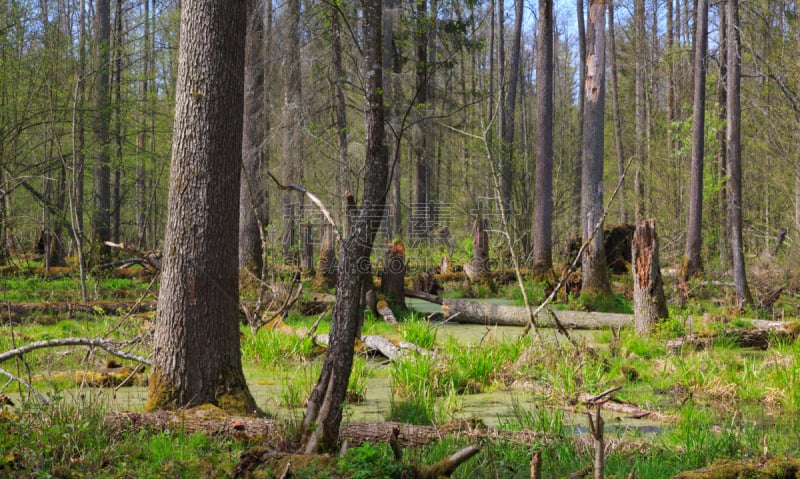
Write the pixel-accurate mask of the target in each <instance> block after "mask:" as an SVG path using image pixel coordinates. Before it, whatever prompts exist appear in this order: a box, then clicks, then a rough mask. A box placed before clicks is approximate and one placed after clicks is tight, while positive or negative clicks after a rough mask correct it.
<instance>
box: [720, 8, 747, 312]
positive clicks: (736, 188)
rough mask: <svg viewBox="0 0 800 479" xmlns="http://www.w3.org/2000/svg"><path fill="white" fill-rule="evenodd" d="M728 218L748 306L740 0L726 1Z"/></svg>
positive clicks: (739, 288)
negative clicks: (743, 173) (743, 198)
mask: <svg viewBox="0 0 800 479" xmlns="http://www.w3.org/2000/svg"><path fill="white" fill-rule="evenodd" d="M727 13H728V125H727V129H726V139H727V146H728V185H727V193H728V195H727V196H728V218H730V224H731V232H730V233H731V254H732V255H733V282H734V284H735V285H736V296H737V297H738V298H739V302H740V303H741V304H751V303H752V302H753V298H752V296H751V294H750V288H749V287H748V285H747V275H746V273H745V263H744V238H743V237H742V209H743V205H742V146H741V133H742V132H741V127H742V109H741V98H740V85H741V60H740V58H739V1H738V0H728V12H727Z"/></svg>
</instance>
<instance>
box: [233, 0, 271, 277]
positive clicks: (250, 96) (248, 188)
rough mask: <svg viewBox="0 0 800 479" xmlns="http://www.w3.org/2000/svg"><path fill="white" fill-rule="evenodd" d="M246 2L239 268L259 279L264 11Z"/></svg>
mask: <svg viewBox="0 0 800 479" xmlns="http://www.w3.org/2000/svg"><path fill="white" fill-rule="evenodd" d="M246 1H247V10H248V11H247V36H246V43H245V54H244V124H243V127H242V128H243V131H242V177H241V182H240V185H239V269H240V270H241V271H244V270H249V271H250V272H251V273H253V274H255V275H256V276H260V274H261V268H262V265H263V261H264V258H263V257H264V246H263V242H262V238H261V231H262V228H264V227H265V226H266V225H267V222H268V221H269V203H268V201H269V196H268V195H267V185H266V182H265V181H264V178H263V176H264V175H263V173H264V169H265V168H266V159H267V151H268V150H267V148H266V145H265V142H266V133H267V128H266V122H267V112H266V108H265V104H264V86H265V84H264V80H265V63H266V59H265V58H264V55H265V52H264V13H265V12H264V8H263V6H259V3H260V2H259V0H246Z"/></svg>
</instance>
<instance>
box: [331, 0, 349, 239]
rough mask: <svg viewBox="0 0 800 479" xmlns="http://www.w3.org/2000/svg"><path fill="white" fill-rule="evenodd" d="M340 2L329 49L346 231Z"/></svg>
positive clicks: (335, 9)
mask: <svg viewBox="0 0 800 479" xmlns="http://www.w3.org/2000/svg"><path fill="white" fill-rule="evenodd" d="M339 7H340V4H339V3H337V2H333V3H331V50H332V53H333V55H332V58H331V62H332V65H331V66H332V70H333V100H334V104H335V109H336V141H337V146H338V160H339V162H338V165H337V167H336V197H337V199H338V201H339V204H340V205H341V208H342V218H343V220H344V221H342V224H343V225H344V231H345V232H346V231H347V229H348V227H349V226H350V224H349V223H350V222H349V218H347V198H346V193H347V192H348V191H350V159H349V156H348V154H347V103H346V101H345V97H344V90H343V88H342V84H343V83H344V79H345V74H344V69H343V68H342V32H341V26H340V19H339V15H341V12H340V11H339Z"/></svg>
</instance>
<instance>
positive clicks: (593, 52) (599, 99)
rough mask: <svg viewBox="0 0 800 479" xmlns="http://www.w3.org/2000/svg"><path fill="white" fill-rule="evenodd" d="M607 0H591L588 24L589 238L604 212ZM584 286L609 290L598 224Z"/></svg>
mask: <svg viewBox="0 0 800 479" xmlns="http://www.w3.org/2000/svg"><path fill="white" fill-rule="evenodd" d="M605 20H606V0H592V3H591V5H590V7H589V22H588V23H587V24H586V57H584V60H583V61H584V62H585V65H586V67H585V68H586V86H585V88H584V91H583V95H584V112H583V168H582V170H583V171H582V175H581V213H582V214H581V222H582V230H583V241H584V242H585V241H588V240H589V238H590V236H591V234H592V231H594V228H595V226H596V225H597V224H598V223H599V222H600V219H601V218H602V215H603V123H604V111H605V68H606V55H605V51H606V37H605V25H606V22H605ZM581 270H582V287H581V290H582V291H585V292H586V293H588V294H606V293H608V292H609V291H610V285H609V280H608V268H607V266H606V254H605V247H604V245H603V227H602V226H600V227H599V228H597V232H596V233H595V235H594V238H592V240H591V245H590V246H589V247H588V248H586V249H585V250H584V253H583V257H582V258H581Z"/></svg>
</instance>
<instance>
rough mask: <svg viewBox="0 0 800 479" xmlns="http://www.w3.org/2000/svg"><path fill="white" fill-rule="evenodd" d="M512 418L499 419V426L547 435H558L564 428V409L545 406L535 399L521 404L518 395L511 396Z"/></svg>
mask: <svg viewBox="0 0 800 479" xmlns="http://www.w3.org/2000/svg"><path fill="white" fill-rule="evenodd" d="M511 411H512V414H513V415H512V418H511V419H509V420H505V421H501V423H500V426H501V427H502V428H503V429H508V430H512V431H515V430H529V431H537V432H542V433H544V434H547V435H553V436H560V435H562V434H563V433H564V431H565V428H566V421H565V418H564V410H563V409H561V408H558V407H547V406H546V405H544V404H539V403H537V402H536V401H535V400H534V401H531V403H530V404H525V405H523V404H522V402H520V399H519V397H518V396H516V395H514V396H511Z"/></svg>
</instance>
